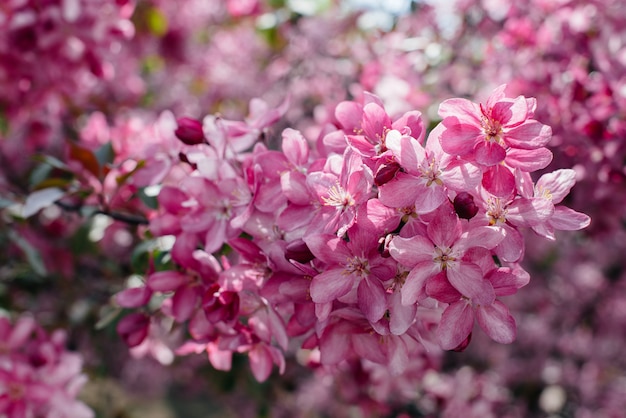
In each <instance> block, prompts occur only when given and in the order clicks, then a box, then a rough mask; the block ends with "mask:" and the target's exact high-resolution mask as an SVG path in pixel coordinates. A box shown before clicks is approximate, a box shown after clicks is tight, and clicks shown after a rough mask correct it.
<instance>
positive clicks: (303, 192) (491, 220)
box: [115, 86, 589, 380]
mask: <svg viewBox="0 0 626 418" xmlns="http://www.w3.org/2000/svg"><path fill="white" fill-rule="evenodd" d="M504 91H505V86H501V87H499V88H498V89H496V90H495V91H494V93H493V94H492V95H491V96H490V98H489V99H488V100H487V102H486V105H484V106H482V105H474V104H472V103H471V102H470V101H468V100H461V99H450V100H448V101H446V102H444V104H443V105H442V116H443V121H442V122H441V124H439V125H438V126H437V127H435V128H434V129H433V130H432V131H431V132H430V133H429V134H428V135H426V134H425V132H424V128H423V126H424V125H423V122H422V120H421V115H420V114H419V112H415V111H413V112H408V113H406V114H405V115H403V116H401V117H399V118H396V119H395V120H394V118H392V117H390V116H389V115H388V114H387V113H386V112H385V110H384V107H383V104H382V102H381V101H380V99H379V98H377V97H376V96H373V95H365V97H364V100H365V102H366V104H365V105H363V104H362V103H357V102H342V103H340V104H339V105H338V106H337V107H336V119H337V121H338V123H337V125H336V126H335V128H334V130H332V129H326V130H323V131H322V133H321V134H320V136H319V137H318V138H317V140H316V141H309V140H307V139H306V138H305V137H304V136H303V135H302V134H301V133H300V132H298V131H296V130H294V129H290V128H288V129H286V130H284V131H283V134H282V139H283V142H282V147H281V150H271V149H268V147H267V146H266V145H265V144H264V143H263V142H262V139H263V138H264V135H260V134H259V132H261V131H262V130H263V129H265V128H262V129H261V131H260V130H259V128H258V127H257V125H258V124H259V122H258V120H265V121H266V122H263V123H262V125H261V126H262V127H268V126H271V124H272V123H274V122H275V121H276V120H277V119H278V116H279V115H280V114H282V113H283V112H284V110H278V109H277V110H272V109H269V108H267V107H263V109H264V110H263V112H264V114H265V116H264V117H261V118H260V119H259V118H248V119H247V120H246V121H243V122H235V121H227V120H223V119H221V118H216V117H214V116H207V117H206V118H205V120H204V124H203V132H201V133H200V132H198V124H197V123H195V122H194V123H193V129H194V135H195V136H196V137H198V138H200V137H201V136H204V138H206V141H201V142H200V143H197V144H194V145H193V146H191V147H189V148H182V149H181V152H182V153H183V154H184V156H185V158H184V160H185V161H187V162H189V163H190V164H191V168H190V169H188V170H187V171H186V173H187V174H185V175H182V176H180V175H179V176H177V178H176V180H174V179H172V181H170V182H168V184H167V185H166V186H163V187H162V189H161V192H160V194H159V196H158V201H159V205H160V209H159V212H158V213H157V214H156V215H155V216H154V217H153V218H152V219H151V222H150V228H151V231H152V233H153V234H154V235H157V236H166V235H170V236H174V237H175V241H174V244H173V246H172V248H171V252H170V254H171V257H172V260H173V261H174V262H175V263H176V266H177V267H176V270H164V271H151V272H149V273H148V275H147V276H146V279H145V284H144V285H142V286H140V287H138V288H130V289H126V290H124V291H122V292H121V293H118V294H117V295H116V298H115V300H116V302H117V303H118V304H119V305H121V306H123V307H126V308H139V309H140V310H142V311H143V313H134V314H132V315H131V316H128V317H127V318H125V319H124V320H123V321H122V322H120V325H119V326H118V331H119V332H120V333H121V334H122V335H123V336H124V338H125V339H126V341H127V342H128V343H129V345H131V346H136V345H139V344H141V343H142V342H143V341H144V339H145V338H146V337H147V336H148V334H149V328H150V317H151V316H153V315H157V316H161V315H163V316H167V317H171V318H173V319H174V321H175V322H176V323H177V324H179V326H186V327H187V329H188V335H189V339H188V340H187V342H186V343H184V345H183V346H182V347H181V348H180V349H179V350H178V353H180V354H183V353H191V352H202V351H205V352H207V353H208V357H209V360H210V361H211V363H212V364H213V366H214V367H216V368H218V369H221V370H228V369H229V368H230V365H231V357H232V355H233V353H236V352H239V353H246V354H247V355H248V357H249V359H250V364H251V367H252V371H253V374H254V375H255V377H256V378H257V379H258V380H265V379H266V378H267V377H268V376H269V374H270V373H271V370H272V365H274V364H276V365H278V366H279V369H280V370H283V368H284V362H285V360H284V355H285V354H286V353H287V351H288V350H289V349H290V346H291V344H290V340H291V339H293V338H297V339H298V341H299V342H298V343H297V345H299V346H300V347H301V348H304V349H308V350H317V351H319V353H320V357H319V358H320V364H321V365H323V366H324V367H330V368H333V367H339V366H340V364H342V363H343V362H345V361H354V360H358V359H360V358H362V359H367V360H368V361H371V362H373V363H377V364H381V365H385V366H387V367H388V368H389V370H390V372H391V373H392V374H395V375H400V374H401V373H403V371H404V370H406V368H407V366H408V364H409V363H410V362H411V359H412V358H413V357H416V356H417V357H419V356H422V355H423V354H424V352H425V350H427V349H431V347H433V346H439V347H441V348H443V349H444V350H452V349H456V350H463V349H465V348H466V347H467V345H468V343H469V341H470V339H471V334H472V332H473V328H474V323H475V322H477V323H478V324H479V326H480V328H482V330H483V331H484V332H485V333H486V334H487V335H488V336H489V337H491V339H493V340H495V341H496V342H500V343H505V344H507V343H511V342H513V341H514V340H515V337H516V325H515V320H514V318H513V316H512V315H511V313H510V312H509V308H508V307H507V305H506V304H505V303H504V302H503V300H502V298H503V297H505V296H509V295H512V294H514V293H516V292H517V291H518V290H519V289H520V288H521V287H523V286H525V285H526V284H527V283H528V281H529V276H528V274H527V273H526V272H525V271H524V270H523V269H521V268H520V266H519V264H518V263H519V262H520V261H521V260H522V258H523V254H524V241H523V238H522V235H521V232H520V230H521V229H522V228H526V229H531V230H534V231H536V232H538V233H540V234H541V235H544V236H546V237H548V238H552V237H553V235H552V231H553V230H554V229H570V230H571V229H581V228H584V227H585V226H587V225H588V224H589V218H588V217H587V216H586V215H583V214H580V213H577V212H574V211H572V210H570V209H566V208H560V207H559V206H556V207H555V204H557V203H559V202H561V200H562V199H563V197H564V195H565V194H566V193H567V192H568V191H569V189H570V188H571V186H572V184H573V176H572V175H571V173H570V172H569V171H567V170H566V171H558V172H555V173H553V174H547V175H544V177H542V178H541V179H540V180H539V181H538V182H537V183H536V184H534V183H533V180H532V178H531V176H530V173H531V172H532V171H535V170H537V169H540V168H543V167H545V161H543V162H541V161H540V162H539V163H537V159H536V157H537V155H536V154H537V152H539V154H541V155H543V154H542V153H545V152H547V153H549V151H547V149H545V148H543V146H544V145H545V144H546V143H547V141H548V139H549V136H550V128H549V127H547V126H545V125H543V124H541V123H539V122H537V121H535V120H534V119H533V118H532V115H533V112H534V108H535V106H536V104H535V101H534V99H527V98H525V97H523V96H519V97H518V98H516V99H510V98H507V97H506V96H505V93H504ZM253 104H254V102H253ZM257 109H258V107H257ZM279 109H280V108H279ZM179 123H184V125H185V126H187V125H190V124H188V122H187V121H184V120H183V122H179ZM190 126H191V125H190ZM178 135H179V136H180V135H183V134H182V130H181V128H180V127H179V131H178ZM183 136H184V137H183V138H180V140H181V141H183V142H185V141H186V140H187V139H188V135H186V134H185V135H183ZM425 138H426V139H425ZM424 139H425V143H424ZM537 150H539V151H537ZM544 150H545V151H544ZM181 161H182V160H181ZM548 161H549V160H548ZM140 173H141V171H138V174H140ZM155 294H157V295H159V297H158V298H157V299H156V301H158V302H156V304H155V299H154V298H153V296H154V295H155ZM426 312H429V313H428V314H426Z"/></svg>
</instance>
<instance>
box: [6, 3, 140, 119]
mask: <svg viewBox="0 0 626 418" xmlns="http://www.w3.org/2000/svg"><path fill="white" fill-rule="evenodd" d="M132 12H133V5H132V3H131V2H129V1H117V2H109V1H105V0H96V1H94V0H54V1H46V2H39V1H34V0H33V1H13V0H11V1H8V2H7V4H5V5H4V7H3V8H2V10H0V30H1V31H2V33H3V36H2V37H0V62H1V63H2V64H0V87H1V88H2V91H3V97H2V105H3V107H5V108H6V111H8V112H16V111H23V110H25V108H31V107H34V108H37V107H39V106H44V105H51V106H52V107H59V103H58V102H61V103H62V102H63V101H65V100H67V101H69V102H70V103H74V104H81V102H82V100H84V96H81V94H82V95H85V96H86V95H87V94H88V93H89V92H90V91H91V90H93V88H94V87H95V85H96V80H97V79H98V78H107V77H108V78H111V77H113V72H114V68H113V65H112V64H111V63H110V62H107V61H106V57H107V55H108V54H111V51H112V50H114V49H115V48H117V49H119V48H120V45H119V44H117V46H115V45H116V41H119V40H122V39H125V38H130V37H131V36H132V35H133V33H134V27H133V25H132V23H131V22H130V20H129V18H130V16H131V14H132ZM61 106H63V105H61Z"/></svg>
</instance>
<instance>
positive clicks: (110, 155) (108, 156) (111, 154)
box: [94, 141, 115, 167]
mask: <svg viewBox="0 0 626 418" xmlns="http://www.w3.org/2000/svg"><path fill="white" fill-rule="evenodd" d="M94 155H95V156H96V160H98V163H100V166H101V167H104V166H105V165H107V164H112V163H113V160H114V159H115V151H114V150H113V144H112V143H111V141H109V142H107V143H106V144H104V145H102V146H101V147H100V148H98V149H97V150H96V152H94Z"/></svg>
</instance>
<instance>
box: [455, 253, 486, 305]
mask: <svg viewBox="0 0 626 418" xmlns="http://www.w3.org/2000/svg"><path fill="white" fill-rule="evenodd" d="M446 277H447V278H448V281H450V284H451V285H452V286H454V287H455V288H456V290H458V291H459V292H461V293H462V294H463V295H464V296H467V297H468V298H470V299H471V300H472V302H473V303H479V304H490V303H492V302H493V301H494V299H495V297H496V294H495V292H494V290H493V287H492V286H491V283H490V282H489V281H487V280H485V278H484V277H483V272H482V270H481V269H480V267H478V266H477V265H476V264H472V263H467V262H465V261H461V262H460V263H459V265H458V266H457V267H453V268H448V269H447V270H446Z"/></svg>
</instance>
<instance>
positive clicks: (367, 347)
mask: <svg viewBox="0 0 626 418" xmlns="http://www.w3.org/2000/svg"><path fill="white" fill-rule="evenodd" d="M351 339H352V346H353V347H354V352H355V353H356V355H357V356H359V357H362V358H365V359H367V360H369V361H373V362H374V363H378V364H385V363H386V362H387V356H385V353H384V352H383V347H382V345H381V344H380V341H379V339H378V338H377V336H376V335H371V334H369V333H368V334H364V333H359V334H354V335H352V337H351Z"/></svg>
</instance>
